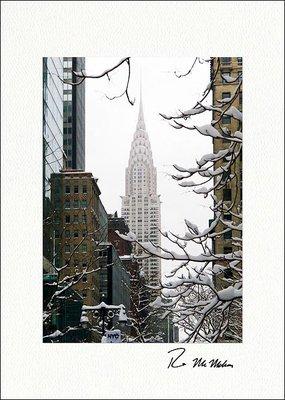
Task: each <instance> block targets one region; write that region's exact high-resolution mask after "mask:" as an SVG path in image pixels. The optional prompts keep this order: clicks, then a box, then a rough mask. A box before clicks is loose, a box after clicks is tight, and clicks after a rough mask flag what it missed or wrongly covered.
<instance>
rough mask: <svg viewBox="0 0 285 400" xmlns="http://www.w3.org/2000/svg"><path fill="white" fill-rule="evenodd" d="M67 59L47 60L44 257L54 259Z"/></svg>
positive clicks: (45, 71) (44, 60) (45, 76)
mask: <svg viewBox="0 0 285 400" xmlns="http://www.w3.org/2000/svg"><path fill="white" fill-rule="evenodd" d="M59 78H61V79H62V78H63V58H60V57H44V58H43V220H44V225H43V255H44V257H45V258H46V259H48V260H49V261H51V260H52V241H51V239H50V232H49V228H50V224H49V220H48V218H49V217H50V216H51V212H52V209H51V187H50V176H51V174H52V173H54V172H59V171H60V170H61V169H62V168H63V167H64V166H65V161H66V157H65V153H64V151H63V83H62V81H61V80H60V79H59Z"/></svg>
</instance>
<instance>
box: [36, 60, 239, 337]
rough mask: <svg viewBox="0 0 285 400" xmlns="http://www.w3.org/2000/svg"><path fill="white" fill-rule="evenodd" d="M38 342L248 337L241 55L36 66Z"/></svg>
mask: <svg viewBox="0 0 285 400" xmlns="http://www.w3.org/2000/svg"><path fill="white" fill-rule="evenodd" d="M42 68H43V76H42V78H43V79H42V84H43V86H42V101H43V103H42V104H43V275H42V276H43V283H42V285H43V339H42V340H43V342H44V343H129V344H130V343H203V344H204V343H205V344H206V343H241V342H242V93H243V91H242V57H204V58H202V57H192V58H191V57H189V58H158V57H156V58H151V57H149V58H139V57H137V58H136V57H134V58H132V57H124V58H122V59H116V58H112V57H110V58H103V57H44V58H43V61H42Z"/></svg>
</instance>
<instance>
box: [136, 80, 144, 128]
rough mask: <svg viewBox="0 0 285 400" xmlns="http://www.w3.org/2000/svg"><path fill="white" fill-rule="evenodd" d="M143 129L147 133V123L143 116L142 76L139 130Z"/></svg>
mask: <svg viewBox="0 0 285 400" xmlns="http://www.w3.org/2000/svg"><path fill="white" fill-rule="evenodd" d="M138 129H142V130H143V131H145V122H144V115H143V103H142V77H141V76H140V106H139V115H138V123H137V130H138Z"/></svg>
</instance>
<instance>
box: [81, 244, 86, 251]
mask: <svg viewBox="0 0 285 400" xmlns="http://www.w3.org/2000/svg"><path fill="white" fill-rule="evenodd" d="M81 251H82V253H86V252H87V244H86V243H83V244H82V246H81Z"/></svg>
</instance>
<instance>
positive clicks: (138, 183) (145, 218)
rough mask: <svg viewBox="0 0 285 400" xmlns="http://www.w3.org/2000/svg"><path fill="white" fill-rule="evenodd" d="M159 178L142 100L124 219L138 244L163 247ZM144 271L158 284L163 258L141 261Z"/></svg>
mask: <svg viewBox="0 0 285 400" xmlns="http://www.w3.org/2000/svg"><path fill="white" fill-rule="evenodd" d="M156 175H157V174H156V168H155V167H154V165H153V160H152V152H151V148H150V142H149V138H148V134H147V132H146V127H145V122H144V115H143V106H142V100H141V99H140V107H139V116H138V122H137V127H136V131H135V133H134V137H133V141H132V145H131V151H130V157H129V164H128V167H127V168H126V181H125V196H122V217H124V218H125V220H126V222H127V224H128V226H129V229H130V231H132V232H133V233H135V234H136V236H137V239H138V241H139V242H148V241H151V242H152V243H153V244H155V245H160V244H161V238H160V232H159V229H160V224H161V221H160V195H157V185H156ZM141 267H142V270H143V272H144V276H145V278H146V280H147V282H148V283H149V284H151V285H157V284H159V281H160V277H161V260H160V258H156V257H150V258H148V259H145V260H142V262H141Z"/></svg>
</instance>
